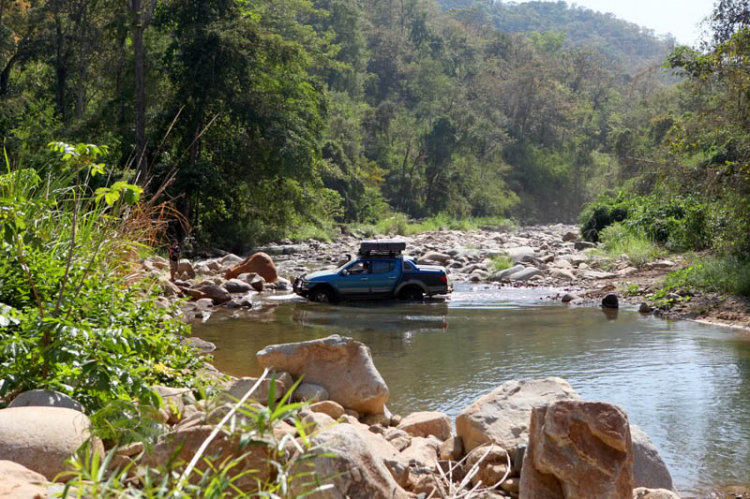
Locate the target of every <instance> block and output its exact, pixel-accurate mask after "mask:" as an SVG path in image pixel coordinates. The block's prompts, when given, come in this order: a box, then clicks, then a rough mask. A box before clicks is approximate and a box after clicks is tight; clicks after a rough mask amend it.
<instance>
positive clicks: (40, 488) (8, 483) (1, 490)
mask: <svg viewBox="0 0 750 499" xmlns="http://www.w3.org/2000/svg"><path fill="white" fill-rule="evenodd" d="M46 483H47V480H46V479H45V478H44V476H42V475H40V474H39V473H37V472H35V471H31V470H30V469H28V468H26V467H24V466H21V465H20V464H18V463H14V462H12V461H0V497H4V498H6V499H47V497H48V495H49V494H48V491H47V487H45V486H44V485H45V484H46Z"/></svg>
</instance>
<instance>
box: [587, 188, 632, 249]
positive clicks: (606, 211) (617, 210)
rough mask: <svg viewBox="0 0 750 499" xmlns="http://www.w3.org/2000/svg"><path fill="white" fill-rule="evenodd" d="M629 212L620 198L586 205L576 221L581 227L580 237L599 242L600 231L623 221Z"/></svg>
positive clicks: (627, 205) (628, 208) (626, 205)
mask: <svg viewBox="0 0 750 499" xmlns="http://www.w3.org/2000/svg"><path fill="white" fill-rule="evenodd" d="M629 210H630V205H629V203H628V202H627V201H624V200H623V199H622V198H621V196H618V197H617V198H615V199H605V200H600V201H597V202H595V203H589V204H587V205H586V206H584V208H583V210H582V211H581V215H580V216H579V219H578V222H579V224H580V225H581V235H582V236H583V238H584V239H585V240H586V241H591V242H593V243H597V242H599V238H600V234H601V232H602V230H604V228H605V227H608V226H610V225H612V224H613V223H616V222H622V221H623V220H625V219H626V218H627V217H628V214H629Z"/></svg>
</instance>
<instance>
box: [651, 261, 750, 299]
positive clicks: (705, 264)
mask: <svg viewBox="0 0 750 499" xmlns="http://www.w3.org/2000/svg"><path fill="white" fill-rule="evenodd" d="M662 290H663V291H664V292H672V291H686V292H691V291H698V290H699V291H709V292H717V293H729V294H733V295H739V296H750V260H748V259H743V258H739V257H735V256H718V257H708V258H703V259H701V260H700V261H697V262H694V263H693V264H692V265H689V266H687V267H685V268H683V269H680V270H677V271H674V272H670V274H669V275H668V276H667V279H666V280H665V281H664V286H663V289H662Z"/></svg>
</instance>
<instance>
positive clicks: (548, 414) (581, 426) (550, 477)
mask: <svg viewBox="0 0 750 499" xmlns="http://www.w3.org/2000/svg"><path fill="white" fill-rule="evenodd" d="M529 433H530V438H529V447H528V449H527V450H526V455H525V457H524V460H523V470H522V471H521V484H520V497H521V499H563V498H568V497H575V498H579V499H623V498H630V497H632V492H633V448H632V442H631V440H630V426H629V424H628V417H627V415H626V414H625V413H624V412H623V411H622V409H620V408H619V407H617V406H614V405H612V404H607V403H604V402H584V401H580V400H563V401H559V402H555V403H552V404H550V405H549V406H546V407H536V408H534V409H533V410H532V413H531V428H530V430H529Z"/></svg>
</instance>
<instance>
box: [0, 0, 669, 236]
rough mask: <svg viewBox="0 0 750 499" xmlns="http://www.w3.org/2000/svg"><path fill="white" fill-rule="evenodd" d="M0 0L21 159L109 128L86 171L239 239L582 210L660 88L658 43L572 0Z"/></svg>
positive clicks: (11, 119) (7, 99) (4, 123)
mask: <svg viewBox="0 0 750 499" xmlns="http://www.w3.org/2000/svg"><path fill="white" fill-rule="evenodd" d="M1 5H2V8H1V9H0V27H1V28H2V29H1V30H0V134H1V135H2V138H3V140H4V144H5V148H6V150H7V153H8V157H9V162H10V164H11V165H12V166H13V167H31V168H35V169H37V170H39V171H40V172H45V168H47V165H48V164H49V161H50V154H52V153H50V152H49V151H47V150H46V144H47V143H49V142H50V141H53V140H63V141H66V142H70V143H75V142H90V143H95V144H103V145H108V146H109V150H110V154H109V156H108V157H107V158H106V159H105V161H106V162H108V163H109V164H112V165H114V166H116V170H115V171H116V173H115V174H113V175H112V176H110V177H108V178H101V177H98V178H97V179H96V182H95V185H93V187H94V188H95V187H99V186H102V185H104V184H105V183H110V184H111V183H113V182H115V181H118V180H128V181H134V182H136V183H138V184H139V185H141V186H142V187H144V188H145V198H146V199H154V201H159V202H161V201H169V202H171V204H172V205H173V206H174V207H175V208H176V209H177V211H178V212H179V213H180V214H181V217H182V218H183V220H184V221H185V222H186V224H184V226H183V227H182V228H175V230H177V231H178V232H180V233H182V234H184V232H185V231H186V230H188V229H187V227H190V228H191V230H192V233H193V235H194V236H196V238H197V241H198V243H200V244H201V245H211V246H219V247H224V248H226V249H231V250H234V251H243V250H246V249H248V248H249V247H251V246H252V245H254V244H257V243H259V242H263V241H267V240H271V239H275V238H281V237H285V236H287V235H289V234H293V233H295V232H297V233H299V231H301V230H302V229H304V228H305V227H311V226H314V227H317V229H318V232H325V231H326V230H330V227H331V223H332V222H334V221H335V222H374V221H377V220H378V219H380V218H382V217H384V216H388V215H389V214H390V213H392V212H400V213H404V214H406V215H408V216H410V217H427V216H433V215H437V214H444V215H447V216H450V217H454V218H458V219H462V218H467V217H486V216H507V217H514V218H517V219H519V220H521V221H527V222H538V221H558V220H572V219H574V218H575V217H576V216H577V214H578V212H579V210H580V208H581V206H582V204H583V203H584V202H585V201H589V200H592V199H594V197H595V196H596V194H597V193H598V192H601V191H602V189H604V188H606V187H611V186H614V185H615V183H616V182H617V180H618V176H619V174H620V169H619V164H618V161H617V159H618V157H620V156H621V153H622V151H623V148H627V147H630V145H631V143H635V142H638V141H639V140H641V141H642V140H646V139H645V138H646V137H653V136H654V134H658V133H663V130H662V131H661V132H659V130H661V129H662V128H663V127H664V126H665V125H664V123H662V122H660V121H658V120H657V121H654V117H656V116H659V115H660V114H662V109H663V107H664V106H665V105H667V104H668V102H669V100H665V99H664V98H662V96H661V94H660V92H663V91H665V90H664V89H665V88H667V84H666V83H663V81H662V78H661V74H660V67H659V65H658V59H659V53H660V52H659V51H660V50H661V48H663V47H664V44H663V43H662V42H659V41H658V40H656V39H655V38H654V37H653V36H652V35H651V34H650V33H648V32H645V31H644V30H642V29H640V28H637V27H635V26H634V25H632V24H628V23H624V22H622V21H618V20H614V19H610V18H609V17H608V16H601V15H598V14H596V15H595V14H593V13H590V11H586V10H584V9H579V8H575V9H572V8H568V7H566V6H565V5H564V4H562V3H556V4H554V3H553V4H541V3H534V4H523V5H524V6H525V7H521V6H506V5H504V4H501V3H494V4H492V5H490V4H479V5H475V6H470V7H467V8H459V9H452V10H449V11H444V10H441V8H440V6H439V5H438V4H437V3H436V1H435V0H403V1H398V2H393V1H377V2H363V1H356V0H316V1H308V0H252V1H247V2H238V1H236V0H200V1H199V0H131V1H130V2H129V3H127V4H126V3H117V2H115V3H112V2H110V1H108V0H95V1H91V0H88V1H71V2H59V1H51V0H47V1H37V2H10V1H8V0H4V1H2V4H1ZM542 14H543V15H542ZM558 22H559V23H561V24H560V25H559V26H558V24H557V23H558ZM605 33H608V35H607V36H605V35H604V34H605ZM571 42H572V43H571ZM613 47H619V51H618V52H616V53H615V52H613ZM630 55H633V57H630ZM624 60H626V61H625V62H624ZM634 61H637V62H638V64H635V63H634ZM636 66H637V70H636V69H635V68H636ZM47 173H49V172H47Z"/></svg>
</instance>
